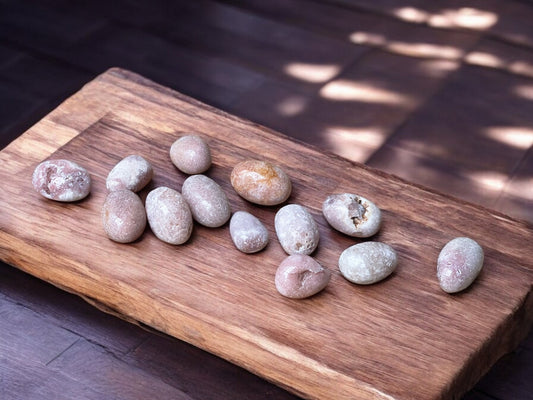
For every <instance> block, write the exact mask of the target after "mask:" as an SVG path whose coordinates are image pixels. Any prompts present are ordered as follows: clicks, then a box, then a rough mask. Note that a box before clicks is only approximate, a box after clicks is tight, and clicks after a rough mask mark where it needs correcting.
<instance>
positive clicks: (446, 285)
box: [437, 237, 484, 293]
mask: <svg viewBox="0 0 533 400" xmlns="http://www.w3.org/2000/svg"><path fill="white" fill-rule="evenodd" d="M483 261H484V253H483V248H482V247H481V246H480V245H479V244H478V243H477V242H476V241H475V240H473V239H470V238H467V237H458V238H455V239H453V240H451V241H449V242H448V243H447V244H446V245H445V246H444V247H443V248H442V250H441V252H440V254H439V257H438V260H437V279H438V280H439V285H440V287H441V288H442V290H444V291H445V292H447V293H456V292H460V291H462V290H464V289H466V288H467V287H469V286H470V285H471V284H472V283H473V282H474V280H475V279H476V278H477V276H478V275H479V273H480V272H481V269H482V267H483Z"/></svg>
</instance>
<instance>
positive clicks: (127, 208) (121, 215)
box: [102, 189, 146, 243]
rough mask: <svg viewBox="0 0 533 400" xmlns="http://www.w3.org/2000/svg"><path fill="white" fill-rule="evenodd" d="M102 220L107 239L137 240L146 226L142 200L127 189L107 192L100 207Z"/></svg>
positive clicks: (124, 241)
mask: <svg viewBox="0 0 533 400" xmlns="http://www.w3.org/2000/svg"><path fill="white" fill-rule="evenodd" d="M102 222H103V225H104V230H105V232H106V234H107V237H108V238H109V239H111V240H114V241H115V242H119V243H130V242H133V241H135V240H137V239H138V238H139V237H140V236H141V235H142V233H143V232H144V228H145V227H146V212H145V210H144V205H143V203H142V200H141V199H140V197H139V196H137V195H136V194H135V193H133V192H132V191H131V190H127V189H122V190H115V191H113V192H109V193H108V195H107V197H106V199H105V202H104V205H103V207H102Z"/></svg>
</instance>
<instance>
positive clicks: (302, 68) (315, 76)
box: [284, 62, 341, 83]
mask: <svg viewBox="0 0 533 400" xmlns="http://www.w3.org/2000/svg"><path fill="white" fill-rule="evenodd" d="M340 70H341V67H340V66H339V65H336V64H311V63H298V62H293V63H289V64H287V65H286V66H285V68H284V71H285V73H286V74H287V75H289V76H292V77H293V78H296V79H300V80H302V81H305V82H310V83H323V82H327V81H329V80H330V79H333V78H334V77H335V76H336V75H337V74H338V73H339V72H340Z"/></svg>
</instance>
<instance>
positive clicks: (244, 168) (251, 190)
mask: <svg viewBox="0 0 533 400" xmlns="http://www.w3.org/2000/svg"><path fill="white" fill-rule="evenodd" d="M231 185H232V186H233V188H234V189H235V191H236V192H237V193H238V194H239V195H240V196H241V197H243V198H244V199H246V200H248V201H250V202H252V203H255V204H260V205H264V206H273V205H277V204H281V203H283V202H284V201H285V200H287V199H288V198H289V196H290V195H291V191H292V184H291V180H290V179H289V176H288V175H287V174H286V173H285V171H283V170H282V169H281V168H280V167H279V166H277V165H274V164H272V163H270V162H268V161H260V160H246V161H243V162H241V163H239V164H237V165H236V166H235V167H234V168H233V170H232V172H231Z"/></svg>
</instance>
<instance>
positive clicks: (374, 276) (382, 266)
mask: <svg viewBox="0 0 533 400" xmlns="http://www.w3.org/2000/svg"><path fill="white" fill-rule="evenodd" d="M397 265H398V256H397V254H396V252H395V251H394V249H393V248H392V247H391V246H389V245H387V244H385V243H381V242H363V243H358V244H355V245H353V246H350V247H348V248H347V249H346V250H344V251H343V252H342V253H341V256H340V257H339V269H340V271H341V273H342V276H344V277H345V278H346V279H348V280H349V281H350V282H353V283H357V284H359V285H370V284H372V283H376V282H379V281H381V280H383V279H385V278H386V277H387V276H389V275H390V274H391V273H392V272H393V271H394V270H395V269H396V266H397Z"/></svg>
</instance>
